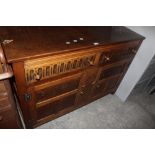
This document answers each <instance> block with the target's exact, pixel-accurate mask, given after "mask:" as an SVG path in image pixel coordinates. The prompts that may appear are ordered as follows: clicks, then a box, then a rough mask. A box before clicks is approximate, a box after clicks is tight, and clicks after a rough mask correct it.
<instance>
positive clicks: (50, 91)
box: [35, 74, 81, 102]
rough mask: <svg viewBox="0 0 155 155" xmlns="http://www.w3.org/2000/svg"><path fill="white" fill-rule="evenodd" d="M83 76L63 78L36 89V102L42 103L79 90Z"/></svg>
mask: <svg viewBox="0 0 155 155" xmlns="http://www.w3.org/2000/svg"><path fill="white" fill-rule="evenodd" d="M80 77H81V74H77V75H75V76H70V77H66V78H62V79H59V80H56V81H52V82H49V83H46V84H43V85H39V86H36V87H35V97H36V102H42V101H44V100H48V99H50V98H54V97H57V96H60V95H63V94H66V93H69V92H72V91H75V90H78V87H79V83H80Z"/></svg>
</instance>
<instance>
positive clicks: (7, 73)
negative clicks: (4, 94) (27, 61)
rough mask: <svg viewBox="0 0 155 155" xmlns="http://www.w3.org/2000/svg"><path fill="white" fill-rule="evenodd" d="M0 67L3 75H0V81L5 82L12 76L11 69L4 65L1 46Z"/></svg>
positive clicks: (0, 47) (4, 60)
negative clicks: (0, 66)
mask: <svg viewBox="0 0 155 155" xmlns="http://www.w3.org/2000/svg"><path fill="white" fill-rule="evenodd" d="M0 63H1V64H0V65H2V70H3V73H1V74H0V80H5V79H8V78H11V77H12V76H13V71H12V68H11V67H10V66H9V65H8V64H7V63H6V59H5V56H4V53H3V49H2V46H1V45H0Z"/></svg>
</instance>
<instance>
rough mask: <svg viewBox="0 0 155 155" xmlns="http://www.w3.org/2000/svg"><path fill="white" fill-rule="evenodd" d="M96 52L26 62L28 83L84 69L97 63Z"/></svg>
mask: <svg viewBox="0 0 155 155" xmlns="http://www.w3.org/2000/svg"><path fill="white" fill-rule="evenodd" d="M95 57H96V54H94V53H92V54H90V53H89V54H79V55H75V56H74V55H72V56H71V55H66V56H61V55H60V56H57V57H54V56H51V57H46V58H42V59H36V60H29V61H26V62H25V65H24V67H25V78H26V82H27V84H29V83H32V82H36V81H38V80H42V79H47V78H50V77H54V76H57V75H61V74H64V73H67V72H71V71H74V70H77V69H84V68H86V67H89V66H92V65H94V63H95Z"/></svg>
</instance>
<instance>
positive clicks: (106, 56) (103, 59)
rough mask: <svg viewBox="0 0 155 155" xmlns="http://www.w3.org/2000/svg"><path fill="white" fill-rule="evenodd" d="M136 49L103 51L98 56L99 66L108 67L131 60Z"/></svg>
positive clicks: (124, 48) (123, 48) (126, 48)
mask: <svg viewBox="0 0 155 155" xmlns="http://www.w3.org/2000/svg"><path fill="white" fill-rule="evenodd" d="M136 49H137V46H135V47H122V48H116V49H111V50H110V49H109V50H107V51H104V52H103V53H102V54H101V56H100V60H99V64H100V65H108V64H112V63H116V62H119V61H123V60H132V59H133V57H134V56H135V54H136Z"/></svg>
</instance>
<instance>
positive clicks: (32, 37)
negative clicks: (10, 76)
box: [0, 26, 144, 63]
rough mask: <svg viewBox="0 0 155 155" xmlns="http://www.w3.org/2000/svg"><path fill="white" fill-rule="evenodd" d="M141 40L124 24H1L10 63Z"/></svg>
mask: <svg viewBox="0 0 155 155" xmlns="http://www.w3.org/2000/svg"><path fill="white" fill-rule="evenodd" d="M139 39H141V40H143V39H144V37H143V36H141V35H139V34H137V33H135V32H133V31H131V30H129V29H127V28H125V27H112V26H109V27H104V26H103V27H99V26H98V27H60V26H59V27H38V26H37V27H26V26H25V27H0V43H2V47H3V49H4V51H5V55H6V58H7V61H8V62H9V63H12V62H16V61H21V60H26V59H30V58H35V57H38V56H46V55H51V54H58V53H62V52H68V51H72V50H78V49H85V48H91V47H94V46H96V45H97V44H98V43H99V46H100V45H102V46H104V45H109V44H116V43H120V42H128V41H131V40H139ZM76 41H77V42H76ZM69 43H70V44H69ZM94 44H95V45H94Z"/></svg>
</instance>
